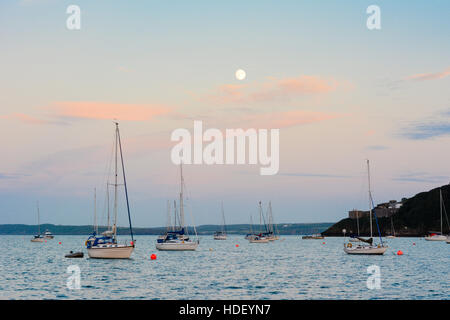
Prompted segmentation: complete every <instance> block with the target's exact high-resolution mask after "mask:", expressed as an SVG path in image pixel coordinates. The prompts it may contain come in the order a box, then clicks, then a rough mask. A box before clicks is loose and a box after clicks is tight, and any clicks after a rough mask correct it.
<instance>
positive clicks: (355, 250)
mask: <svg viewBox="0 0 450 320" xmlns="http://www.w3.org/2000/svg"><path fill="white" fill-rule="evenodd" d="M386 250H387V247H366V246H364V247H352V248H348V247H344V251H345V253H347V254H355V255H382V254H384V253H385V252H386Z"/></svg>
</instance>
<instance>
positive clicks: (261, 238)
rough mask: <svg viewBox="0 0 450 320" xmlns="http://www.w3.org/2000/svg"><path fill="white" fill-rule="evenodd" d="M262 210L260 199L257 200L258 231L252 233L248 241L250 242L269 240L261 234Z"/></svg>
mask: <svg viewBox="0 0 450 320" xmlns="http://www.w3.org/2000/svg"><path fill="white" fill-rule="evenodd" d="M263 218H264V217H263V212H262V205H261V201H260V202H259V233H258V234H252V235H251V236H250V237H249V238H248V241H250V243H267V242H269V239H268V238H267V237H266V236H265V235H264V234H263V232H262V219H263Z"/></svg>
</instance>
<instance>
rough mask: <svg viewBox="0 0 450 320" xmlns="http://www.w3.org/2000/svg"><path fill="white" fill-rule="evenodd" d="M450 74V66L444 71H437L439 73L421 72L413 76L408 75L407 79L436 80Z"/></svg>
mask: <svg viewBox="0 0 450 320" xmlns="http://www.w3.org/2000/svg"><path fill="white" fill-rule="evenodd" d="M449 75H450V68H448V69H446V70H444V71H442V72H437V73H419V74H414V75H412V76H409V77H407V78H406V79H407V80H417V81H422V80H435V79H443V78H445V77H447V76H449Z"/></svg>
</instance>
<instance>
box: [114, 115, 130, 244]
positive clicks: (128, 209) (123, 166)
mask: <svg viewBox="0 0 450 320" xmlns="http://www.w3.org/2000/svg"><path fill="white" fill-rule="evenodd" d="M116 128H117V137H118V138H119V148H120V160H121V161H120V162H121V163H122V174H123V184H124V186H125V198H126V199H127V211H128V222H129V223H130V233H131V241H133V246H134V237H133V226H132V225H131V215H130V204H129V202H128V190H127V180H126V178H125V165H124V163H123V154H122V143H121V141H120V133H119V124H118V123H117V122H116Z"/></svg>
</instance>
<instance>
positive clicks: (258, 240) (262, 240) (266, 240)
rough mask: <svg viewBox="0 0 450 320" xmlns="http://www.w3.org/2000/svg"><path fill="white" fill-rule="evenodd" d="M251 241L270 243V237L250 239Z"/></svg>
mask: <svg viewBox="0 0 450 320" xmlns="http://www.w3.org/2000/svg"><path fill="white" fill-rule="evenodd" d="M249 241H250V243H268V242H269V239H250V240H249Z"/></svg>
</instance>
